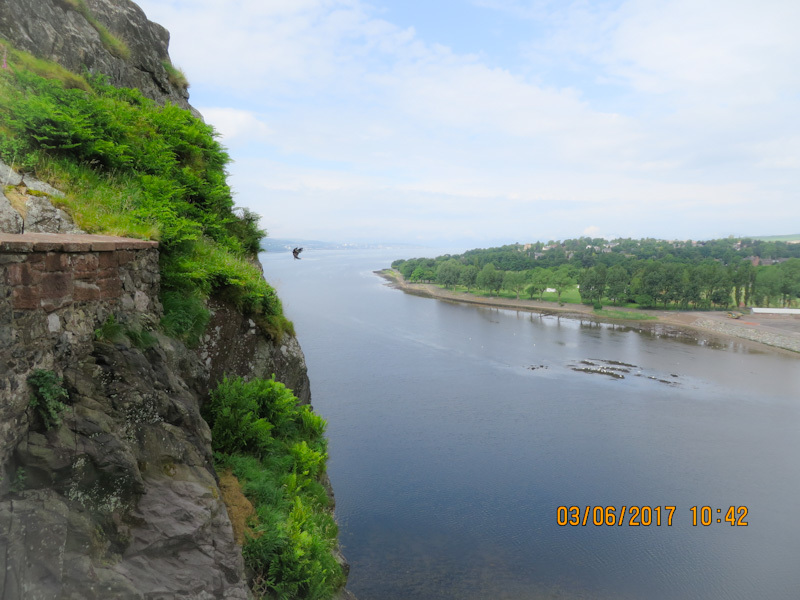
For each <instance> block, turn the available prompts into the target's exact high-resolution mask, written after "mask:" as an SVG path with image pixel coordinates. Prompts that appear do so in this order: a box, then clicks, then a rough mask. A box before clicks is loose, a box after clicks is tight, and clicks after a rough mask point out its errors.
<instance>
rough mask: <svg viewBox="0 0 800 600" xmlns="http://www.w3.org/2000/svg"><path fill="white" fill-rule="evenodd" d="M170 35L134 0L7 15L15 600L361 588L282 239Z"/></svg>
mask: <svg viewBox="0 0 800 600" xmlns="http://www.w3.org/2000/svg"><path fill="white" fill-rule="evenodd" d="M168 39H169V36H168V33H167V32H166V30H164V29H163V28H161V27H160V26H158V25H156V24H153V23H151V22H149V21H148V20H147V19H146V17H145V16H144V14H143V13H142V11H141V10H140V9H139V8H138V7H137V6H136V5H135V4H133V3H132V2H130V1H128V0H115V1H111V0H41V1H36V2H32V1H30V0H10V1H7V2H4V3H2V5H0V57H2V58H1V59H0V60H2V63H0V65H1V66H0V179H2V186H3V187H2V189H0V230H1V231H5V232H6V233H2V232H1V231H0V283H2V285H3V287H2V293H0V364H2V365H3V370H0V391H1V392H2V394H3V399H4V403H3V405H2V407H0V475H2V479H1V480H0V557H2V561H3V562H2V564H0V590H2V592H0V596H2V597H3V598H4V599H7V600H14V599H16V598H29V597H54V598H62V597H63V598H78V597H80V598H98V599H100V598H111V597H113V598H143V597H155V596H154V595H158V597H180V598H198V599H200V598H203V599H205V598H209V597H214V598H246V597H248V595H249V594H250V593H255V594H256V595H257V596H259V597H261V596H264V597H281V598H290V597H307V598H329V597H331V596H332V595H333V594H334V592H336V590H338V589H339V588H341V587H342V585H343V582H344V569H346V563H345V562H344V560H343V558H341V555H340V554H339V553H338V549H337V541H336V526H335V523H334V522H333V519H332V494H331V491H330V489H329V485H328V483H327V479H326V477H325V460H326V458H327V453H326V443H325V439H324V436H323V435H322V433H323V431H324V426H325V424H324V421H322V420H321V419H320V418H319V417H317V416H316V415H314V413H313V412H311V410H310V407H309V406H308V404H309V402H310V385H309V382H308V376H307V373H306V366H305V360H304V357H303V353H302V350H301V349H300V346H299V344H298V342H297V340H296V338H295V337H294V332H293V326H292V324H291V322H289V321H288V320H287V319H286V318H285V316H284V315H283V308H282V305H281V302H280V300H279V298H278V297H277V295H276V293H275V291H274V290H273V288H272V287H271V286H270V285H269V284H268V283H267V282H266V281H265V280H264V278H263V275H262V272H261V268H260V265H259V264H258V261H257V252H258V251H259V248H260V243H261V240H262V239H263V236H264V235H265V232H263V231H262V230H261V229H259V226H258V217H257V216H256V215H254V214H252V213H250V212H249V211H248V210H246V209H244V208H237V207H235V206H234V203H233V199H232V195H231V190H230V188H229V186H228V184H227V181H226V172H225V167H226V165H227V164H228V162H229V160H230V159H229V157H228V155H227V153H226V151H225V149H224V148H222V146H220V144H219V143H218V142H217V140H216V136H215V133H214V130H213V128H211V127H210V126H208V125H207V124H205V123H204V122H203V121H202V119H201V118H200V116H199V115H198V114H197V113H196V111H194V110H193V109H191V106H190V105H189V104H188V93H187V91H186V89H187V84H186V81H185V79H182V75H181V74H180V73H179V71H177V70H176V69H174V67H172V65H171V62H170V61H169V55H168V53H167V45H168ZM43 49H44V50H43ZM37 211H38V212H37ZM40 214H46V215H50V217H48V218H47V219H44V218H39V216H37V215H40ZM38 232H45V233H38ZM78 232H85V233H86V234H90V235H88V236H87V235H82V234H81V235H75V234H76V233H78ZM53 234H57V235H53ZM42 236H44V237H42ZM99 236H106V237H99ZM108 236H111V237H108ZM140 240H141V241H140ZM242 378H243V379H242ZM245 379H246V380H248V382H249V383H248V384H247V385H244V383H243V382H244V380H245ZM234 475H235V477H234ZM221 477H222V478H224V480H225V482H226V485H225V486H224V490H223V489H222V488H221V487H220V485H219V482H220V478H221ZM237 478H238V481H237ZM231 481H232V482H233V483H231ZM289 482H291V485H289ZM242 490H243V491H244V494H245V495H246V496H247V500H246V502H248V503H251V507H250V508H251V510H252V515H251V516H250V517H242V515H241V514H239V513H237V512H236V510H235V509H234V508H233V507H234V506H238V504H237V502H238V500H236V501H234V500H231V498H232V497H233V498H238V499H241V498H242ZM267 490H268V491H267ZM231 494H233V496H231ZM264 494H266V496H265V495H264ZM223 500H224V501H223ZM226 503H227V504H228V508H227V509H226ZM229 512H230V514H231V515H232V517H229ZM237 515H238V517H237ZM231 518H234V520H237V527H238V531H239V533H238V534H237V538H235V539H234V537H233V535H234V534H233V529H232V524H231ZM342 593H344V592H342Z"/></svg>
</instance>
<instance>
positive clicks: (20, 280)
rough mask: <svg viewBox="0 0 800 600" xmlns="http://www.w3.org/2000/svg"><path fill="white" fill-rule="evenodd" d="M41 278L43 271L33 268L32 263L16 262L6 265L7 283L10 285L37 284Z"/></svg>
mask: <svg viewBox="0 0 800 600" xmlns="http://www.w3.org/2000/svg"><path fill="white" fill-rule="evenodd" d="M41 279H42V274H41V272H40V271H37V270H36V269H33V268H31V264H30V263H16V264H11V265H8V267H6V283H7V284H8V285H10V286H13V287H16V286H35V285H38V284H39V282H40V281H41Z"/></svg>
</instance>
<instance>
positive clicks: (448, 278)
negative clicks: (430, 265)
mask: <svg viewBox="0 0 800 600" xmlns="http://www.w3.org/2000/svg"><path fill="white" fill-rule="evenodd" d="M460 274H461V264H460V263H459V262H458V261H457V260H456V259H454V258H450V259H448V260H446V261H444V262H443V263H442V264H440V265H439V266H438V267H437V268H436V282H437V283H441V284H442V285H443V286H444V287H455V285H456V284H457V283H458V278H459V275H460Z"/></svg>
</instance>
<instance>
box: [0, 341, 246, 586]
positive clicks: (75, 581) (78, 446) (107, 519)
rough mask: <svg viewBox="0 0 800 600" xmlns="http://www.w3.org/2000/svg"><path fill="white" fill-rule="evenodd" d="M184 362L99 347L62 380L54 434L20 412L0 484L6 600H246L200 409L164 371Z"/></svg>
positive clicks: (168, 350) (177, 351)
mask: <svg viewBox="0 0 800 600" xmlns="http://www.w3.org/2000/svg"><path fill="white" fill-rule="evenodd" d="M168 354H170V355H171V356H168ZM176 355H181V356H180V357H179V358H178V359H177V360H176V359H175V356H176ZM193 360H195V359H193V358H192V356H191V355H190V354H189V353H187V352H186V350H185V349H183V350H181V348H180V347H178V346H175V345H173V343H172V342H171V341H170V340H168V339H165V338H161V340H160V343H159V344H158V345H157V346H155V347H154V348H151V349H150V350H148V351H147V352H142V351H141V350H138V349H136V348H131V347H127V346H125V345H120V344H116V345H115V344H109V343H101V342H98V343H96V344H95V345H94V348H93V351H92V354H91V355H89V356H86V357H84V358H83V359H82V360H80V361H78V362H77V363H75V364H72V365H70V366H68V367H67V368H66V369H65V370H64V380H65V386H66V388H67V389H68V390H69V392H70V400H69V407H68V409H67V410H65V411H63V413H62V423H61V425H60V426H58V427H57V428H53V429H50V430H46V429H45V428H44V427H43V424H42V423H41V422H40V421H39V420H38V417H37V416H36V415H35V414H33V412H32V411H31V412H30V414H29V415H28V418H29V420H30V422H31V427H30V429H29V431H28V433H27V435H26V436H25V438H24V439H23V440H22V442H21V443H19V444H18V445H17V447H16V449H15V450H14V454H13V457H12V460H11V462H10V464H8V465H6V477H5V478H4V480H3V482H2V483H0V561H1V562H2V563H4V564H0V567H2V568H0V591H2V597H3V598H4V600H17V599H20V600H22V599H27V598H85V599H87V600H94V599H97V600H100V599H106V598H117V599H121V600H126V599H141V598H155V597H164V598H167V597H169V598H188V599H197V600H205V599H212V598H214V599H216V598H224V599H231V600H233V599H236V600H245V599H247V598H248V597H249V595H248V594H249V592H248V590H247V586H246V580H245V578H244V566H243V562H242V557H241V551H240V550H239V548H238V547H237V546H236V544H235V542H234V540H233V531H232V528H231V526H230V521H229V520H228V516H227V512H226V509H225V506H224V504H223V503H222V501H221V499H220V495H219V491H218V488H217V484H216V480H215V477H214V474H213V468H212V463H211V454H210V449H209V448H210V445H209V442H210V432H209V430H208V426H207V425H206V423H205V421H203V419H202V418H201V417H200V413H199V406H198V397H197V395H196V393H195V392H194V391H193V390H192V389H190V388H189V387H188V386H187V384H186V383H185V382H184V380H183V379H182V378H181V376H180V375H181V374H180V373H179V372H175V371H173V370H172V368H170V366H169V365H170V364H172V363H175V364H180V363H186V362H187V361H188V362H192V361H193ZM19 473H23V474H24V477H22V478H20V476H19Z"/></svg>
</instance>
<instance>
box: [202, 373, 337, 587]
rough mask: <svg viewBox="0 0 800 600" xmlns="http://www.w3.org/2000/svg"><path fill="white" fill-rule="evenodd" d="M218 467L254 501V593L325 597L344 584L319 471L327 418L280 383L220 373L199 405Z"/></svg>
mask: <svg viewBox="0 0 800 600" xmlns="http://www.w3.org/2000/svg"><path fill="white" fill-rule="evenodd" d="M204 413H205V417H206V420H207V421H208V423H209V425H210V426H211V437H212V445H213V448H214V450H215V461H216V467H217V470H218V471H223V470H228V469H229V470H231V471H232V472H233V474H234V475H235V476H236V477H237V478H238V479H239V481H240V482H241V483H242V489H243V491H244V494H245V495H246V496H247V497H248V499H249V500H250V501H251V502H252V503H253V504H254V505H255V509H256V516H255V518H254V519H252V520H251V522H250V530H249V531H248V532H247V534H246V539H245V542H244V545H243V548H242V550H243V554H244V558H245V562H246V564H247V567H248V569H250V571H251V572H252V573H253V574H254V586H253V588H254V589H253V591H254V592H255V593H256V595H257V596H258V597H259V598H280V599H289V598H309V599H314V600H321V599H326V598H330V597H332V596H333V594H334V593H335V592H336V590H338V589H339V588H340V587H341V586H342V585H343V584H344V574H343V573H342V570H341V567H340V566H339V565H338V563H337V562H336V560H335V558H334V556H333V554H332V551H333V549H334V548H335V546H336V536H337V533H338V529H337V526H336V523H335V521H334V520H333V517H332V516H331V512H330V507H329V505H330V500H329V498H328V495H327V493H326V491H325V488H324V487H323V485H322V484H321V483H320V477H321V476H322V475H323V473H324V472H325V463H326V460H327V450H326V445H327V442H326V440H325V438H324V437H323V434H324V431H325V421H324V420H323V419H322V418H321V417H320V416H318V415H316V414H314V413H313V412H312V411H311V409H310V407H308V406H302V405H299V404H298V403H297V398H296V397H295V396H294V394H292V392H291V390H289V389H287V388H286V387H285V386H284V385H283V384H281V383H279V382H276V381H275V379H274V377H273V378H271V379H266V380H265V379H253V380H251V381H249V382H244V381H243V380H242V379H225V380H224V381H223V382H222V383H221V384H220V385H219V386H218V387H217V389H216V390H214V392H212V394H211V399H210V400H209V402H208V403H207V405H206V406H205V409H204Z"/></svg>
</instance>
